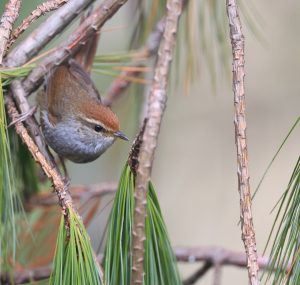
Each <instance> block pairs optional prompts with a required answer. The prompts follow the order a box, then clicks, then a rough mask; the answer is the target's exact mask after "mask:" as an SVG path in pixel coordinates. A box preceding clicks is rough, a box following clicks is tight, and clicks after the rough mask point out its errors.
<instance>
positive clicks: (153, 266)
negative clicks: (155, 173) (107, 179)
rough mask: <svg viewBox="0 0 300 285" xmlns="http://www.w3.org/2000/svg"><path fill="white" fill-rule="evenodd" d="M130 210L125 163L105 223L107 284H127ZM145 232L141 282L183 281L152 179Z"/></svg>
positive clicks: (131, 177) (129, 179)
mask: <svg viewBox="0 0 300 285" xmlns="http://www.w3.org/2000/svg"><path fill="white" fill-rule="evenodd" d="M133 213H134V175H133V173H132V172H131V170H130V167H129V166H128V165H126V167H125V169H124V170H123V173H122V176H121V179H120V183H119V189H118V191H117V194H116V197H115V200H114V205H113V208H112V212H111V215H110V222H109V227H108V238H107V243H106V248H105V258H104V268H105V280H106V282H107V283H106V284H107V285H114V284H130V278H131V265H132V249H131V246H132V228H133ZM145 235H146V240H145V260H144V272H145V277H144V285H157V284H160V285H168V284H172V285H176V284H178V285H179V284H182V282H181V279H180V276H179V273H178V269H177V265H176V260H175V256H174V254H173V251H172V247H171V244H170V241H169V238H168V234H167V230H166V226H165V223H164V221H163V218H162V213H161V210H160V207H159V203H158V200H157V197H156V194H155V190H154V188H153V186H152V184H151V183H150V184H149V188H148V196H147V217H146V223H145Z"/></svg>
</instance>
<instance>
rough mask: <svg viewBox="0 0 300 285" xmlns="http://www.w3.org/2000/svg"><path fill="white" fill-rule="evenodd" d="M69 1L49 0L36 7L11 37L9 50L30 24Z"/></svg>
mask: <svg viewBox="0 0 300 285" xmlns="http://www.w3.org/2000/svg"><path fill="white" fill-rule="evenodd" d="M68 1H69V0H48V1H46V2H44V3H42V4H40V5H38V6H37V7H36V9H34V10H33V11H32V12H31V13H30V15H29V16H28V17H26V18H25V19H24V20H23V21H22V23H21V25H20V26H19V27H17V28H16V29H15V30H14V31H13V33H12V34H11V36H10V39H9V43H8V45H7V49H9V48H10V47H11V46H12V44H13V43H14V42H15V41H16V39H17V38H18V37H19V36H20V35H21V34H22V33H24V32H25V31H26V29H27V28H28V27H29V25H30V24H32V23H33V22H34V21H36V20H37V19H38V18H40V17H41V16H43V15H45V14H46V13H47V12H51V11H54V10H56V9H58V8H59V7H61V6H62V5H64V4H66V3H67V2H68Z"/></svg>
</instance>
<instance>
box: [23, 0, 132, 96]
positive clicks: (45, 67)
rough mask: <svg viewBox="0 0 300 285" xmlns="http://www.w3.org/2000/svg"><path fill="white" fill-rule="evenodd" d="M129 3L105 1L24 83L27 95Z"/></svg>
mask: <svg viewBox="0 0 300 285" xmlns="http://www.w3.org/2000/svg"><path fill="white" fill-rule="evenodd" d="M127 1H128V0H105V1H103V2H102V4H101V5H100V6H99V7H98V8H97V9H95V10H94V11H93V12H92V13H91V15H90V16H89V17H87V18H86V19H85V21H84V22H83V23H82V24H81V25H80V26H79V27H78V28H77V29H76V30H75V31H74V32H73V33H71V34H70V35H69V36H68V38H67V39H66V40H65V41H63V42H62V43H61V44H60V45H59V46H58V47H57V48H56V50H55V51H54V52H53V53H52V54H50V55H48V56H47V57H46V58H45V59H44V60H42V61H41V62H40V63H39V65H38V66H37V67H35V68H34V69H33V70H32V72H31V73H30V74H29V76H28V77H27V78H26V79H25V81H24V83H23V86H24V90H25V92H26V94H29V93H31V92H32V91H34V90H35V89H36V88H37V87H38V86H39V85H40V83H41V82H42V79H43V77H44V76H45V75H46V73H47V72H48V71H49V69H51V68H52V67H54V66H57V65H59V64H60V63H62V62H63V61H64V60H65V59H67V58H68V57H69V56H70V55H71V54H74V53H75V52H76V51H78V50H79V49H80V48H81V46H82V45H83V44H85V42H86V41H87V40H88V38H89V37H91V36H92V35H93V34H94V33H96V32H97V31H98V30H99V29H100V28H101V27H102V26H103V25H104V23H105V22H106V21H107V20H109V19H110V18H111V17H112V16H113V15H114V14H115V13H116V12H117V11H118V10H119V9H120V8H121V7H122V6H123V5H124V4H125V3H126V2H127ZM69 3H71V2H69ZM69 3H68V4H69ZM68 4H66V5H65V6H64V7H66V6H67V5H68ZM64 7H62V8H64ZM62 8H61V9H62ZM61 9H59V10H58V11H60V10H61Z"/></svg>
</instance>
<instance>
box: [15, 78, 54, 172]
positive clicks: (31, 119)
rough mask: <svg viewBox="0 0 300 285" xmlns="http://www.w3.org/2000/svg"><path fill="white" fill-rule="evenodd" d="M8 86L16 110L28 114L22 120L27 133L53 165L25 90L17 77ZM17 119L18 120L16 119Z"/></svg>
mask: <svg viewBox="0 0 300 285" xmlns="http://www.w3.org/2000/svg"><path fill="white" fill-rule="evenodd" d="M10 88H11V91H12V96H13V98H14V100H15V102H16V104H17V106H18V110H19V111H20V112H21V114H28V116H27V117H26V116H25V118H24V119H23V120H24V121H25V122H26V125H27V127H28V130H29V133H30V135H31V138H32V139H33V141H34V142H35V144H36V145H37V146H38V148H39V151H40V152H41V153H42V154H43V155H44V156H45V157H46V159H47V161H48V163H49V164H50V165H51V166H52V167H54V165H55V162H54V159H53V156H52V155H51V153H50V152H49V150H48V148H47V146H46V144H45V142H44V139H43V136H42V133H41V130H40V128H39V125H38V122H37V120H36V118H35V116H34V114H31V115H30V106H29V103H28V101H27V99H26V98H25V92H24V89H23V87H22V83H21V81H20V80H18V79H15V80H13V81H12V82H11V85H10ZM21 116H22V115H21ZM17 121H18V119H17Z"/></svg>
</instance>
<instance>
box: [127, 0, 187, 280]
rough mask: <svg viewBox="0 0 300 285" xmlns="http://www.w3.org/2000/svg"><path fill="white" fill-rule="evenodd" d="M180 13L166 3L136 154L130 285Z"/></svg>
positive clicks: (140, 251) (138, 273)
mask: <svg viewBox="0 0 300 285" xmlns="http://www.w3.org/2000/svg"><path fill="white" fill-rule="evenodd" d="M181 11H182V1H180V0H170V1H168V3H167V16H166V26H165V30H164V33H163V38H162V42H161V44H160V47H159V52H158V59H157V63H156V66H155V71H154V78H153V83H152V86H151V90H150V96H149V103H148V108H149V109H148V114H147V119H148V120H147V123H146V127H145V132H144V135H143V143H142V145H141V150H140V153H139V159H138V161H139V166H138V170H137V176H136V186H135V211H134V222H133V246H132V248H133V261H132V276H131V278H132V279H131V284H132V285H134V284H142V283H143V273H144V272H143V263H144V262H143V261H144V240H145V216H146V191H147V188H148V183H149V180H150V174H151V168H152V162H153V158H154V152H155V149H156V146H157V139H158V135H159V130H160V126H161V121H162V116H163V113H164V110H165V107H166V100H167V95H166V88H167V82H168V74H169V69H170V63H171V60H172V51H173V49H174V46H175V38H176V32H177V25H178V20H179V16H180V14H181Z"/></svg>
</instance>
